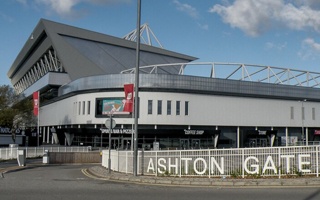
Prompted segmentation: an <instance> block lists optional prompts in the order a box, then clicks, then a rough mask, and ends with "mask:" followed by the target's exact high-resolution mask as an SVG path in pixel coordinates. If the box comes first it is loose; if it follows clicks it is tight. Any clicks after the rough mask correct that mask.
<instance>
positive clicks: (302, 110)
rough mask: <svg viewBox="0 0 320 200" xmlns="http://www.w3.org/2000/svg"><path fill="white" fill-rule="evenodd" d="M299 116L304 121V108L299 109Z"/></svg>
mask: <svg viewBox="0 0 320 200" xmlns="http://www.w3.org/2000/svg"><path fill="white" fill-rule="evenodd" d="M301 114H302V116H301V117H302V120H305V117H304V107H302V108H301Z"/></svg>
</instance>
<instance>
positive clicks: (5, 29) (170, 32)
mask: <svg viewBox="0 0 320 200" xmlns="http://www.w3.org/2000/svg"><path fill="white" fill-rule="evenodd" d="M41 18H44V19H48V20H52V21H56V22H60V23H64V24H68V25H71V26H76V27H80V28H84V29H88V30H92V31H95V32H100V33H104V34H107V35H112V36H116V37H123V36H124V35H126V34H127V33H129V32H131V31H132V30H134V29H135V28H136V24H137V0H1V1H0V36H1V38H2V40H1V41H0V70H1V73H0V85H10V84H11V83H10V80H9V78H8V77H7V72H8V70H9V69H10V67H11V65H12V63H13V62H14V60H15V58H16V57H17V55H18V53H19V52H20V51H21V49H22V47H23V45H24V44H25V42H26V41H27V40H28V39H29V38H30V36H31V33H32V31H33V29H34V28H35V27H36V25H37V23H38V22H39V20H40V19H41ZM144 23H148V25H149V27H150V28H151V30H152V31H153V32H154V34H155V35H156V37H157V39H158V40H159V41H160V43H161V45H162V46H163V47H164V48H165V49H167V50H171V51H176V52H179V53H183V54H187V55H190V56H194V57H197V58H199V59H198V60H197V61H199V62H227V63H245V64H257V65H266V66H275V67H283V68H293V69H300V70H307V71H312V72H320V67H319V63H320V62H319V61H320V37H319V33H320V1H319V0H141V24H144ZM189 73H190V74H194V75H204V74H205V73H208V71H207V69H201V68H199V69H190V70H189Z"/></svg>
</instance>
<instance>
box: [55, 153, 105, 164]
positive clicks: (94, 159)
mask: <svg viewBox="0 0 320 200" xmlns="http://www.w3.org/2000/svg"><path fill="white" fill-rule="evenodd" d="M49 163H50V164H56V163H101V156H100V152H49Z"/></svg>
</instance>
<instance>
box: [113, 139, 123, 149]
mask: <svg viewBox="0 0 320 200" xmlns="http://www.w3.org/2000/svg"><path fill="white" fill-rule="evenodd" d="M120 146H121V143H120V139H119V138H111V149H118V148H120Z"/></svg>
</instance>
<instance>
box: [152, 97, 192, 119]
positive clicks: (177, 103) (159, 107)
mask: <svg viewBox="0 0 320 200" xmlns="http://www.w3.org/2000/svg"><path fill="white" fill-rule="evenodd" d="M162 104H163V101H162V100H158V101H157V114H158V115H162V107H163V106H162ZM166 105H167V115H171V114H172V101H171V100H167V102H166ZM175 106H176V107H175V108H176V109H175V113H176V115H180V114H181V101H175ZM152 114H153V100H148V115H152ZM184 115H189V101H185V102H184Z"/></svg>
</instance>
